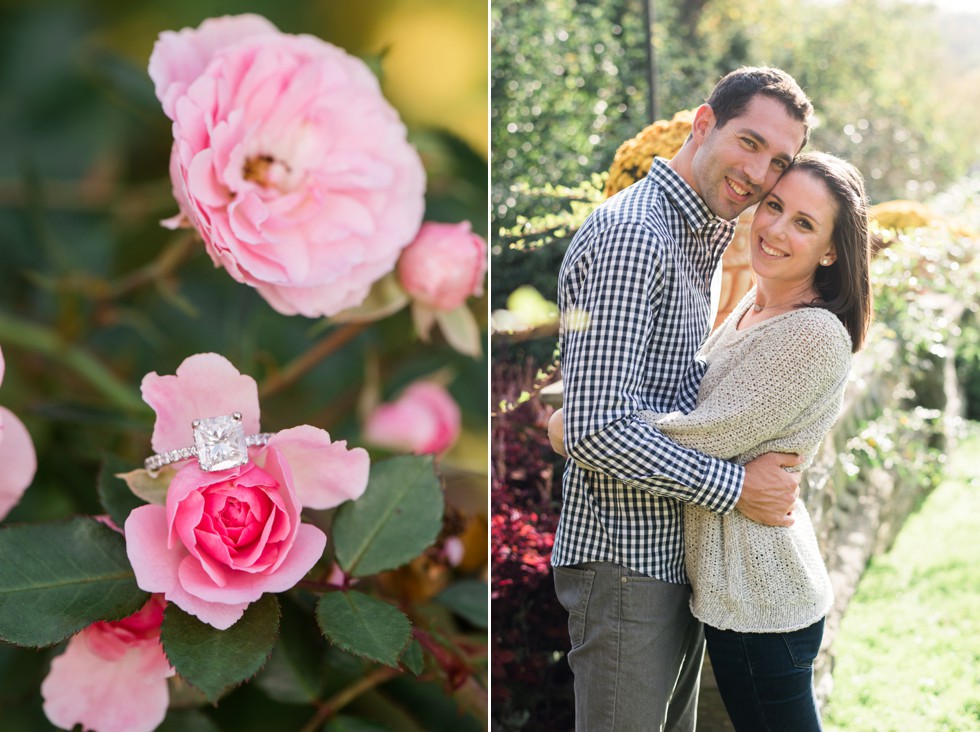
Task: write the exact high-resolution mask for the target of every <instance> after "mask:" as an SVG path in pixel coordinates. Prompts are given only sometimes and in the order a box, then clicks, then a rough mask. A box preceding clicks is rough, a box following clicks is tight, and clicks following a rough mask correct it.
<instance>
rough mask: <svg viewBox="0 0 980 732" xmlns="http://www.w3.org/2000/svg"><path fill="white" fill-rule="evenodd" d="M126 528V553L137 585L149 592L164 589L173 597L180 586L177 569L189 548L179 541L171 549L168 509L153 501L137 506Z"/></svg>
mask: <svg viewBox="0 0 980 732" xmlns="http://www.w3.org/2000/svg"><path fill="white" fill-rule="evenodd" d="M124 530H125V534H126V556H128V557H129V563H130V564H131V565H132V566H133V573H134V574H135V575H136V584H137V586H138V587H139V588H140V589H141V590H146V591H147V592H163V593H165V596H166V598H167V599H168V600H170V599H171V597H170V595H169V594H168V593H170V592H171V591H172V590H173V588H174V587H176V586H177V570H178V567H179V566H180V560H181V558H182V557H183V556H184V555H185V554H186V551H185V550H184V549H183V547H182V546H181V545H179V544H178V545H177V546H176V547H175V548H173V549H168V548H167V510H166V509H165V508H164V507H163V506H155V505H152V504H151V505H147V506H139V507H138V508H134V509H133V510H132V511H130V513H129V518H127V519H126V525H125V527H124Z"/></svg>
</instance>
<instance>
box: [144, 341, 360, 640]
mask: <svg viewBox="0 0 980 732" xmlns="http://www.w3.org/2000/svg"><path fill="white" fill-rule="evenodd" d="M142 389H143V398H144V399H145V400H146V402H147V403H148V404H149V405H150V406H151V407H153V408H154V410H155V411H156V413H157V421H156V424H155V426H154V430H153V438H152V444H153V449H154V450H156V451H157V452H161V453H162V452H168V451H170V450H174V449H177V448H180V447H185V446H188V445H190V444H192V443H193V430H192V427H191V423H192V422H193V421H194V420H195V419H206V418H209V417H216V416H222V415H227V414H231V413H233V412H236V411H237V412H240V413H241V414H242V423H243V424H244V427H245V432H246V434H252V433H256V432H258V431H259V406H258V388H257V386H256V384H255V381H254V379H252V378H251V377H249V376H245V375H243V374H240V373H239V372H238V370H237V369H235V367H234V366H233V365H232V364H231V363H230V362H228V361H227V360H226V359H224V358H223V357H221V356H218V355H216V354H213V353H205V354H198V355H196V356H191V357H190V358H188V359H186V360H185V361H184V362H183V363H182V364H181V365H180V366H179V367H178V368H177V373H176V374H175V375H174V376H159V375H157V374H155V373H152V374H148V375H147V376H146V377H144V379H143V385H142ZM178 465H180V463H178ZM369 467H370V462H369V457H368V454H367V452H366V451H365V450H364V449H362V448H354V449H347V446H346V443H345V442H343V441H337V442H334V441H331V439H330V436H329V434H328V433H327V432H325V431H324V430H321V429H317V428H315V427H311V426H309V425H301V426H299V427H293V428H290V429H286V430H282V431H280V432H278V433H277V434H276V435H274V436H273V437H272V438H271V439H270V440H269V443H268V445H266V446H264V447H251V448H249V462H248V463H246V464H245V465H242V466H239V467H236V468H230V469H227V470H217V471H212V472H206V471H204V470H201V468H200V467H199V466H198V464H197V462H196V460H193V459H192V460H190V461H184V463H183V467H180V469H179V470H178V471H177V473H176V475H175V476H174V478H173V480H172V481H171V483H170V486H169V489H168V491H167V503H166V506H165V507H164V506H158V505H147V506H140V507H139V508H137V509H134V510H133V511H132V512H131V513H130V515H129V518H128V519H127V521H126V527H125V533H126V551H127V553H128V555H129V559H130V562H131V564H132V565H133V571H134V572H135V574H136V582H137V584H138V585H139V586H140V588H142V589H144V590H147V591H149V592H161V593H163V594H164V595H165V597H166V599H167V600H169V601H170V602H173V603H174V604H176V605H177V606H178V607H180V608H181V609H183V610H184V611H185V612H188V613H190V614H192V615H195V616H196V617H198V618H199V619H200V620H202V621H203V622H205V623H209V624H210V625H213V626H214V627H216V628H220V629H224V628H228V627H230V626H231V625H233V624H234V623H235V622H236V621H237V620H238V619H239V618H240V617H241V616H242V614H243V613H244V612H245V608H247V607H248V605H249V604H250V603H252V602H254V601H256V600H257V599H259V597H261V596H262V594H263V593H265V592H283V591H285V590H288V589H289V588H291V587H293V586H294V585H295V584H296V583H297V582H298V581H299V580H300V579H301V578H302V577H303V575H305V574H306V573H307V572H308V571H309V570H310V569H311V568H312V567H313V565H314V564H316V562H317V561H318V560H319V559H320V557H321V556H322V554H323V550H324V547H325V545H326V536H325V535H324V533H323V532H322V531H321V530H320V529H318V528H317V527H315V526H313V525H310V524H304V523H302V522H301V520H300V511H301V510H302V508H303V507H304V506H308V507H310V508H331V507H333V506H337V505H339V504H340V503H343V502H344V501H347V500H351V499H356V498H357V497H359V496H360V495H361V494H362V493H363V492H364V489H365V487H366V486H367V479H368V471H369Z"/></svg>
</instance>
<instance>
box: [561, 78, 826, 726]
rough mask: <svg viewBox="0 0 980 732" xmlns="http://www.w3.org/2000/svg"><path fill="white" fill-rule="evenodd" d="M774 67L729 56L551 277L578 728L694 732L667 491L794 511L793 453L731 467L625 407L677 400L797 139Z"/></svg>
mask: <svg viewBox="0 0 980 732" xmlns="http://www.w3.org/2000/svg"><path fill="white" fill-rule="evenodd" d="M812 111H813V109H812V106H811V105H810V102H809V100H808V99H807V97H806V95H805V94H804V93H803V91H802V90H801V89H800V88H799V86H798V85H797V83H796V82H795V80H793V78H792V77H791V76H789V75H788V74H786V73H784V72H782V71H780V70H778V69H772V68H761V69H760V68H742V69H739V70H737V71H733V72H732V73H730V74H728V75H727V76H725V77H724V78H723V79H722V80H721V81H720V82H719V83H718V84H717V86H716V87H715V89H714V90H713V91H712V93H711V95H710V96H709V98H708V100H707V102H706V103H705V104H703V105H701V107H699V108H698V110H697V112H696V113H695V116H694V124H693V129H692V131H691V135H690V136H689V137H688V139H687V141H686V142H685V143H684V146H683V147H682V148H681V150H680V151H679V152H678V153H677V155H676V156H675V157H674V158H673V159H672V160H670V161H669V162H666V161H664V160H661V159H656V160H654V161H653V164H652V166H651V169H650V173H649V175H648V176H647V177H646V178H645V179H644V180H642V181H639V182H638V183H636V184H635V185H633V186H631V187H630V188H628V189H626V190H625V191H622V192H621V193H619V194H617V195H616V196H614V197H612V198H610V199H609V200H608V201H606V202H605V203H603V204H602V205H601V206H599V207H598V208H597V209H596V210H595V211H594V212H593V213H592V215H591V216H590V217H589V219H588V220H587V221H586V222H585V224H584V225H583V226H582V228H581V229H580V230H579V232H578V233H577V234H576V236H575V238H574V240H573V241H572V243H571V245H570V247H569V249H568V252H567V253H566V255H565V259H564V262H563V263H562V267H561V272H560V275H559V293H558V303H559V308H560V310H561V314H562V329H561V335H560V345H561V368H562V379H563V383H564V425H565V426H564V439H565V447H566V449H567V451H568V454H569V457H570V458H571V459H570V460H569V462H568V464H567V466H566V470H565V475H564V480H563V507H562V514H561V519H560V521H559V525H558V530H557V532H556V535H555V546H554V550H553V553H552V565H554V574H555V588H556V591H557V593H558V598H559V600H560V601H561V603H562V605H563V606H564V607H565V609H566V610H567V611H568V613H569V621H568V626H569V635H570V636H571V641H572V650H571V652H570V653H569V655H568V661H569V664H570V666H571V668H572V671H573V673H574V675H575V712H576V729H577V730H588V732H596V731H597V730H609V731H610V732H629V731H630V730H643V731H644V732H646V731H648V730H661V729H666V730H693V729H694V722H695V716H696V711H697V694H698V683H699V678H700V670H701V661H702V659H703V655H704V638H703V632H702V629H701V625H700V623H699V622H697V621H696V620H695V619H694V618H693V617H692V616H691V614H690V610H689V609H688V599H689V597H690V586H689V585H688V584H687V582H688V580H687V576H686V574H685V572H684V556H683V525H682V521H681V516H682V511H681V508H682V505H681V502H690V503H694V504H697V505H699V506H703V507H705V508H707V509H709V510H712V511H716V512H718V513H727V512H728V511H731V510H739V511H742V512H743V513H744V514H745V515H746V516H748V517H750V518H752V519H754V520H756V521H759V522H761V523H765V524H768V525H773V526H780V525H781V526H788V525H790V524H791V523H792V520H793V519H792V516H791V515H790V514H789V511H790V510H791V507H792V504H793V502H794V501H795V498H796V496H797V494H798V491H799V487H798V484H799V475H798V474H796V475H794V474H791V473H788V472H786V470H785V469H784V468H785V467H789V466H793V465H796V464H797V463H798V458H796V457H795V456H787V455H776V454H768V455H763V456H762V457H760V458H758V459H756V460H754V461H752V462H751V463H748V464H747V465H745V466H744V467H741V466H738V465H735V464H733V463H728V462H725V461H722V460H718V459H715V458H712V457H709V456H707V455H703V454H701V453H698V452H695V451H693V450H689V449H685V448H682V447H680V446H678V445H676V444H675V443H672V442H670V441H669V440H667V439H666V438H665V437H664V436H663V435H661V434H660V433H659V432H657V431H656V430H655V429H654V428H652V427H651V426H650V425H648V424H647V423H646V422H644V421H643V420H642V419H640V418H639V417H638V416H637V413H638V412H639V411H641V410H653V411H656V412H669V411H672V410H674V409H690V408H691V407H693V403H694V399H695V398H696V395H697V387H698V384H699V381H700V377H701V375H702V373H703V368H704V366H703V364H700V363H698V362H697V361H696V360H695V353H696V351H697V349H698V347H699V346H700V345H701V343H702V341H703V340H704V338H705V336H706V335H707V333H708V318H709V311H710V283H711V279H712V275H713V273H714V270H715V269H716V266H717V264H718V262H719V260H720V259H721V255H722V253H723V252H724V250H725V247H727V246H728V244H729V243H730V242H731V240H732V237H733V236H734V231H735V222H734V221H732V219H735V218H737V217H738V215H739V214H740V213H741V212H742V211H744V210H745V209H746V208H748V207H749V206H752V205H754V204H756V203H758V202H759V201H760V200H762V198H763V197H764V196H765V195H766V194H767V193H768V192H769V191H770V190H771V189H772V187H773V185H775V183H776V181H777V180H778V179H779V176H780V175H781V174H782V173H783V171H784V170H786V168H788V167H789V165H790V164H791V163H792V161H793V158H794V157H795V156H796V154H797V153H798V152H799V151H800V150H801V149H802V148H803V146H804V145H805V144H806V140H807V136H808V118H809V116H810V114H811V113H812Z"/></svg>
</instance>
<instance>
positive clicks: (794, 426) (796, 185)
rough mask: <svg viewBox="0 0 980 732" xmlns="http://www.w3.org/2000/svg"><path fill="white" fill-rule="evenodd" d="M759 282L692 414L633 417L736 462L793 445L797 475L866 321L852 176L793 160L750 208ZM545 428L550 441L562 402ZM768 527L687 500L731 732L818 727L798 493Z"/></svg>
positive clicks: (810, 542) (699, 597)
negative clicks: (786, 515) (788, 522)
mask: <svg viewBox="0 0 980 732" xmlns="http://www.w3.org/2000/svg"><path fill="white" fill-rule="evenodd" d="M750 252H751V263H752V269H753V271H754V273H755V276H756V286H755V287H754V288H753V289H752V290H751V291H750V292H749V293H748V294H747V295H746V296H745V297H744V298H743V299H742V301H741V302H740V303H739V305H738V306H737V307H736V308H735V310H734V311H733V313H732V314H731V315H730V316H729V317H728V319H727V320H726V321H725V322H724V323H723V324H722V325H721V326H720V327H719V328H718V330H716V331H715V332H714V333H713V334H712V335H711V336H710V337H709V338H708V340H707V342H706V343H705V344H704V346H703V347H702V349H701V351H700V353H699V358H700V359H701V360H703V361H704V362H705V363H706V364H707V371H706V372H705V374H704V377H703V378H702V380H701V384H700V387H699V391H698V397H697V406H696V407H695V409H694V410H693V411H691V412H690V413H687V414H684V413H682V412H672V413H670V414H655V413H643V414H642V417H643V418H644V419H645V420H647V421H648V422H650V423H651V424H653V425H654V426H655V427H657V428H658V429H659V430H660V431H661V432H663V433H664V434H665V435H666V436H667V437H669V438H671V439H673V440H674V441H676V442H677V443H679V444H681V445H684V446H685V447H691V448H694V449H697V450H700V451H701V452H704V453H706V454H710V455H713V456H715V457H719V458H723V459H727V460H731V461H733V462H737V463H739V464H744V463H747V462H748V461H750V460H752V459H753V458H755V457H757V456H759V455H761V454H763V453H767V452H786V453H798V454H800V455H802V456H803V458H804V462H803V464H802V465H801V467H800V468H798V469H803V468H804V467H806V466H807V465H809V464H810V462H812V460H813V457H814V454H815V453H816V450H817V447H818V446H819V444H820V443H821V441H822V440H823V438H824V436H825V435H826V433H827V431H828V430H829V429H830V428H831V426H832V425H833V423H834V421H835V420H836V418H837V414H838V412H839V411H840V407H841V402H842V400H843V394H844V387H845V384H846V381H847V375H848V371H849V369H850V362H851V355H852V353H855V352H857V351H858V350H859V349H860V348H861V346H862V345H863V343H864V337H865V334H866V332H867V328H868V325H869V324H870V320H871V309H872V303H871V287H870V281H869V274H868V271H869V242H868V216H867V203H866V200H865V194H864V182H863V179H862V178H861V175H860V173H859V172H858V171H857V170H856V169H855V168H854V167H853V166H852V165H850V164H849V163H846V162H844V161H843V160H840V159H839V158H836V157H834V156H832V155H827V154H824V153H807V154H804V155H800V156H799V157H797V159H796V160H795V161H794V163H793V165H792V167H791V168H790V169H789V170H788V171H787V172H786V173H785V174H784V175H783V176H782V178H780V180H779V182H778V183H777V184H776V186H775V188H773V190H772V192H771V193H770V194H769V195H768V196H767V197H766V198H765V199H764V200H763V201H762V203H760V204H759V208H758V209H757V211H756V214H755V216H754V218H753V221H752V227H751V233H750ZM556 415H557V416H556V417H553V418H552V421H553V424H550V425H549V434H551V436H552V442H553V444H554V445H555V448H556V450H558V451H559V452H562V453H563V454H564V451H563V449H561V448H562V444H561V438H560V436H561V429H560V419H561V417H560V410H559V412H556ZM793 515H794V517H795V523H794V524H793V526H791V527H788V528H783V527H769V526H763V525H762V524H758V523H755V522H753V521H751V520H750V519H747V518H745V517H744V516H743V515H742V514H740V513H738V512H737V511H732V512H731V513H729V514H727V515H724V516H720V515H718V514H714V513H711V512H709V511H706V510H703V509H701V508H698V507H695V506H691V505H687V506H685V511H684V524H685V529H684V530H685V555H686V556H685V565H686V568H687V573H688V576H689V577H690V580H691V585H692V588H693V595H692V598H691V611H692V613H693V614H694V615H695V617H697V618H698V619H699V620H701V621H702V622H703V623H704V625H705V638H706V640H707V647H708V653H709V655H710V657H711V664H712V668H713V670H714V673H715V676H716V678H717V680H718V687H719V690H720V692H721V696H722V699H723V700H724V702H725V707H726V709H727V710H728V714H729V716H730V717H731V719H732V722H733V723H734V725H735V728H736V729H737V730H739V731H743V730H744V731H746V732H748V731H751V732H755V731H756V730H766V729H772V730H794V731H799V732H807V731H809V730H820V729H821V725H820V717H819V713H818V711H817V708H816V702H815V699H814V695H813V661H814V659H815V658H816V655H817V652H818V650H819V648H820V641H821V638H822V636H823V624H824V617H825V616H826V614H827V612H828V611H829V609H830V607H831V605H832V604H833V591H832V588H831V585H830V579H829V577H828V575H827V570H826V568H825V567H824V565H823V561H822V559H821V557H820V552H819V549H818V547H817V541H816V537H815V535H814V532H813V527H812V524H811V523H810V519H809V516H808V515H807V512H806V508H805V507H804V505H803V503H802V502H800V501H797V504H796V506H795V508H794V511H793Z"/></svg>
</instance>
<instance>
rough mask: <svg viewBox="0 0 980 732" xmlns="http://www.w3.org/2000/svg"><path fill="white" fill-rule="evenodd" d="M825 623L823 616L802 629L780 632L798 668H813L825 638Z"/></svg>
mask: <svg viewBox="0 0 980 732" xmlns="http://www.w3.org/2000/svg"><path fill="white" fill-rule="evenodd" d="M823 624H824V621H823V619H822V618H821V619H820V620H818V621H817V622H816V623H814V624H813V625H811V626H809V627H807V628H803V629H802V630H796V631H793V632H792V633H780V635H781V636H782V638H783V643H785V644H786V650H787V651H788V652H789V655H790V658H791V659H792V660H793V665H794V666H796V668H813V662H814V660H815V659H816V658H817V654H818V653H819V652H820V642H821V641H822V640H823Z"/></svg>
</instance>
